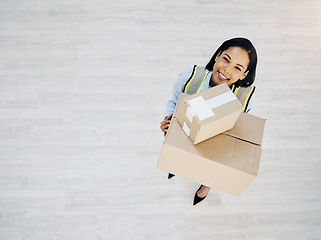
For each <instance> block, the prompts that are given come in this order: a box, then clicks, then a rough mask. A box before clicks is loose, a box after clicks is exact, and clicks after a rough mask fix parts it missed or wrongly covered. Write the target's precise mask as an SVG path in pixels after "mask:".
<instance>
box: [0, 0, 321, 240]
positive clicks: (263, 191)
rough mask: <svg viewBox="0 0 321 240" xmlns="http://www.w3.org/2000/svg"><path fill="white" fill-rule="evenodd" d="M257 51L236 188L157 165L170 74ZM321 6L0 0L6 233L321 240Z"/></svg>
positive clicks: (32, 239) (1, 200) (15, 237)
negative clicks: (201, 188) (250, 163)
mask: <svg viewBox="0 0 321 240" xmlns="http://www.w3.org/2000/svg"><path fill="white" fill-rule="evenodd" d="M236 36H244V37H248V38H249V39H251V41H252V42H253V43H254V45H255V46H256V48H257V51H258V55H259V63H258V69H257V79H256V84H255V85H256V86H257V92H256V97H255V103H254V109H253V111H252V114H254V115H257V116H260V117H263V118H267V119H268V120H267V124H266V130H265V135H264V139H263V140H264V141H263V155H262V159H261V165H260V170H259V175H258V178H257V179H256V180H255V181H254V182H253V183H252V184H251V185H250V187H249V188H248V189H247V190H246V191H245V193H244V194H243V195H242V196H241V197H233V196H230V195H228V194H225V193H222V192H219V191H215V190H214V189H212V190H211V192H210V194H209V195H208V197H207V199H206V200H205V201H204V202H202V203H200V204H198V205H196V206H192V201H193V196H194V193H195V191H196V190H197V188H198V184H196V183H192V182H189V181H187V180H185V179H182V178H179V177H175V178H173V179H171V180H167V174H166V173H165V172H162V171H160V170H158V169H156V164H157V160H158V156H159V152H160V149H161V145H162V141H163V136H162V133H161V131H160V129H159V122H160V121H161V119H162V118H163V116H164V115H163V114H164V112H165V105H166V102H167V100H168V99H169V98H170V97H171V86H172V84H173V82H174V81H175V79H176V77H177V74H178V73H180V72H182V71H185V70H186V69H188V68H190V67H192V66H193V65H194V64H199V65H205V64H206V63H207V62H208V60H209V59H210V57H211V56H212V54H213V53H214V51H215V50H216V49H217V47H218V46H219V45H220V44H221V43H222V42H223V41H224V40H226V39H228V38H232V37H236ZM320 42H321V2H320V1H319V0H310V1H303V0H297V1H285V0H284V1H280V0H272V1H270V0H269V1H268V0H263V1H222V0H219V1H209V0H194V1H191V0H184V1H183V0H178V1H169V0H163V1H156V0H151V1H147V0H143V1H138V0H134V1H130V0H126V1H125V0H120V1H108V0H107V1H106V0H91V1H77V0H69V1H63V0H55V1H48V0H47V1H46V0H31V1H22V0H2V1H0V239H1V240H23V239H24V240H74V239H75V240H107V239H108V240H109V239H117V240H122V239H126V240H127V239H131V240H136V239H137V240H141V239H156V240H157V239H159V240H165V239H166V240H177V239H182V240H194V239H195V240H196V239H224V240H234V239H255V240H256V239H259V240H275V239H281V240H284V239H289V240H293V239H321V237H320V236H321V108H320V105H321V95H320V92H321V77H320V66H321V60H320V59H321V44H320Z"/></svg>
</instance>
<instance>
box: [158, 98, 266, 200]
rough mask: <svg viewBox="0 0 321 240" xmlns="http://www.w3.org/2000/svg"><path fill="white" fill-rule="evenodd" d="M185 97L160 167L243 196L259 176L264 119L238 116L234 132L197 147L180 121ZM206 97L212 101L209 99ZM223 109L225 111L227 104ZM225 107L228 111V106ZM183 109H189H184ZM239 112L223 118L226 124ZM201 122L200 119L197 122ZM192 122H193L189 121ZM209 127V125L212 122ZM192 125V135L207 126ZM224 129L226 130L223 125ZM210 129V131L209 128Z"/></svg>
mask: <svg viewBox="0 0 321 240" xmlns="http://www.w3.org/2000/svg"><path fill="white" fill-rule="evenodd" d="M202 93H204V92H202ZM200 95H201V94H199V95H196V96H194V95H191V96H188V100H190V97H192V96H194V97H199V96H200ZM185 97H186V96H184V97H180V101H179V104H178V105H177V109H176V115H177V119H176V118H173V119H172V121H171V125H170V128H169V130H168V133H167V135H166V137H165V139H164V143H163V146H162V150H161V153H160V157H159V160H158V164H157V168H158V169H161V170H164V171H166V172H170V173H173V174H175V175H177V176H180V177H183V178H186V179H189V180H191V181H194V182H197V183H200V184H203V185H206V186H209V187H212V188H215V189H217V190H220V191H223V192H226V193H229V194H232V195H235V196H239V195H241V194H242V192H243V191H244V190H245V189H246V188H247V187H248V186H249V184H250V183H251V182H252V181H253V180H254V179H255V178H256V176H257V173H258V169H259V163H260V157H261V152H262V149H261V144H262V137H263V131H264V125H265V119H261V118H258V117H255V116H253V115H250V114H244V113H238V115H239V116H238V118H237V119H236V120H235V121H236V122H234V123H233V124H232V125H234V126H233V128H232V129H230V130H228V131H224V132H221V133H220V134H216V135H215V136H214V137H210V138H206V139H207V140H205V141H204V140H202V141H201V142H200V143H198V144H196V145H195V144H193V140H192V139H191V138H190V136H188V134H187V133H186V130H184V123H183V125H182V126H181V125H180V124H179V122H178V118H179V117H178V115H179V114H180V111H182V110H181V109H180V108H181V106H184V105H185V102H188V101H186V99H185V101H184V98H185ZM214 97H215V96H214ZM204 98H205V99H210V98H208V97H207V96H205V97H204ZM182 103H184V104H182ZM186 106H188V105H186ZM222 107H223V108H224V105H222ZM225 107H226V108H227V105H226V106H225ZM183 108H185V109H186V107H185V106H184V107H183ZM184 111H185V112H186V110H183V111H182V112H184ZM237 111H238V110H235V111H234V112H235V114H233V113H232V114H228V115H225V116H223V118H224V117H225V118H226V119H227V120H225V121H226V122H227V121H228V118H230V119H231V118H235V115H237ZM215 115H216V114H215ZM217 115H218V114H217ZM194 116H195V115H194ZM226 116H227V117H226ZM198 120H200V119H196V120H195V121H196V122H197V121H198ZM193 121H194V119H193V120H192V121H190V122H193ZM200 121H202V120H200ZM213 121H214V122H215V121H216V123H221V124H222V125H224V124H223V123H222V121H220V119H215V118H213ZM225 121H223V122H225ZM190 122H189V123H190ZM230 122H233V120H231V121H230ZM185 123H186V121H185ZM206 124H208V125H210V124H211V123H210V122H208V123H206ZM214 125H215V124H214ZM190 126H191V129H190V132H192V131H194V130H193V126H196V127H197V128H198V129H201V128H202V127H203V126H206V125H202V124H199V125H198V124H196V125H190ZM216 127H217V126H215V128H216ZM213 128H214V127H213ZM224 128H226V127H225V126H224ZM209 129H211V128H210V127H209ZM216 129H217V128H216ZM209 131H210V130H209ZM215 131H217V130H215ZM196 132H197V131H196ZM198 132H201V131H198ZM213 132H214V131H213ZM199 136H205V134H204V135H202V134H199ZM195 139H197V138H195ZM194 142H195V140H194ZM196 142H197V141H196Z"/></svg>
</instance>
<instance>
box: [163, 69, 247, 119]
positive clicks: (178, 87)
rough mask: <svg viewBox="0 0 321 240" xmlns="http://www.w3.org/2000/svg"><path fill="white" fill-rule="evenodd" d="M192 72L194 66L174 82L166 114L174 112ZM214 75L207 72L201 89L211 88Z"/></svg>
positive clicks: (179, 75) (211, 72)
mask: <svg viewBox="0 0 321 240" xmlns="http://www.w3.org/2000/svg"><path fill="white" fill-rule="evenodd" d="M192 73H193V68H190V69H188V70H186V71H185V72H183V73H180V74H178V78H177V80H176V81H175V82H174V84H173V97H172V99H171V100H169V101H168V102H167V107H166V112H165V116H169V115H171V114H172V113H173V112H174V110H175V107H176V103H177V99H178V96H179V94H180V93H182V92H183V90H184V86H185V84H186V82H187V81H188V79H189V78H190V77H191V75H192ZM212 75H213V71H210V72H209V73H208V74H207V77H206V79H205V82H204V85H203V87H202V89H201V91H204V90H206V89H209V88H211V86H210V80H211V78H212ZM252 98H253V97H252ZM252 98H251V99H250V102H249V105H248V108H247V111H246V113H248V112H249V111H250V110H251V102H252Z"/></svg>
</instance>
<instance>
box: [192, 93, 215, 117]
mask: <svg viewBox="0 0 321 240" xmlns="http://www.w3.org/2000/svg"><path fill="white" fill-rule="evenodd" d="M188 103H189V105H190V106H191V108H192V109H193V112H194V113H195V115H197V116H198V118H199V119H200V120H201V121H202V120H204V119H206V118H209V117H212V116H214V115H215V114H214V112H213V111H212V109H211V107H210V106H209V105H208V104H207V103H206V101H205V99H204V98H203V97H202V96H199V97H196V98H193V99H191V100H189V101H188Z"/></svg>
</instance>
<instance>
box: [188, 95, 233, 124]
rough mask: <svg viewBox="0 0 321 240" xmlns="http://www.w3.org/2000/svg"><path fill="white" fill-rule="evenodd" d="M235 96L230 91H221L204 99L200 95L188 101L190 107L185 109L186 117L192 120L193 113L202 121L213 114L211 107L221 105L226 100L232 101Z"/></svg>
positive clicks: (226, 101)
mask: <svg viewBox="0 0 321 240" xmlns="http://www.w3.org/2000/svg"><path fill="white" fill-rule="evenodd" d="M235 99H237V98H236V96H235V95H234V93H232V92H231V91H228V92H225V93H222V94H220V95H218V96H216V97H212V98H210V99H208V100H206V101H205V99H204V98H203V97H202V96H199V97H196V98H193V99H191V100H189V101H188V103H189V105H190V107H188V108H187V110H186V117H187V119H188V120H189V121H190V122H192V120H193V117H194V116H195V115H197V116H198V118H199V119H200V120H201V121H202V120H204V119H206V118H209V117H212V116H215V113H214V112H213V110H212V109H214V108H217V107H219V106H222V105H224V104H226V103H228V102H231V101H234V100H235Z"/></svg>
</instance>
